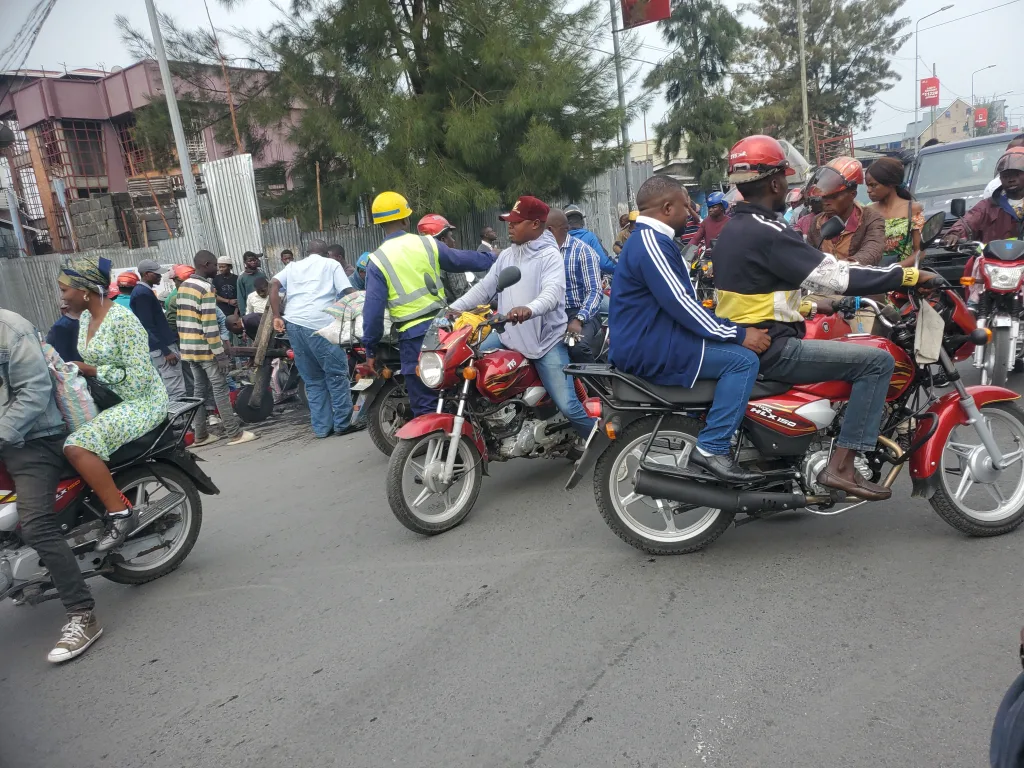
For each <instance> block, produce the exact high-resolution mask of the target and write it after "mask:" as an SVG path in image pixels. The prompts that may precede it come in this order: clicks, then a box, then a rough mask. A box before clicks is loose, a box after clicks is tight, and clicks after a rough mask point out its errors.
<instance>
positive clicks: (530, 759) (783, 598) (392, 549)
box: [0, 424, 1024, 768]
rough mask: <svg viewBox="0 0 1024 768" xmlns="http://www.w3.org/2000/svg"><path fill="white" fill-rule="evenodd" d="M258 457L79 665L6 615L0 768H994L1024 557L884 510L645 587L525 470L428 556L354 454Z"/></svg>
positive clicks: (502, 472)
mask: <svg viewBox="0 0 1024 768" xmlns="http://www.w3.org/2000/svg"><path fill="white" fill-rule="evenodd" d="M263 431H264V433H265V434H264V437H263V439H262V440H260V441H259V442H257V443H253V444H251V445H247V446H243V447H241V448H236V449H230V448H217V447H211V448H209V449H206V453H205V455H206V457H207V458H208V459H209V461H210V464H208V465H207V468H208V470H209V471H210V473H211V474H212V475H213V477H214V478H215V480H216V482H217V483H219V484H220V487H221V489H222V495H220V496H219V497H215V498H209V497H206V498H205V499H204V503H205V515H206V517H205V522H204V525H203V530H202V535H201V536H200V539H199V542H198V544H197V545H196V548H195V549H194V550H193V552H192V554H191V556H190V557H189V558H188V560H186V562H185V563H184V564H183V565H182V567H181V568H180V569H179V570H178V571H177V572H175V573H173V574H171V575H169V576H167V577H165V578H164V579H162V580H160V581H157V582H154V583H152V584H149V585H146V586H144V587H139V588H131V587H123V586H118V585H115V584H111V583H108V582H104V581H102V580H98V581H93V582H92V584H93V586H94V589H95V594H96V597H97V600H98V613H99V616H100V618H101V619H102V621H103V624H104V626H105V629H106V634H105V635H104V636H103V638H101V640H100V641H99V642H98V643H97V644H96V645H95V646H94V648H93V649H92V650H90V651H89V653H88V654H86V655H85V656H83V657H82V658H81V659H79V660H77V661H75V662H72V663H70V664H68V665H65V666H62V667H53V666H51V665H49V664H47V663H46V661H45V655H46V652H47V651H48V650H49V648H50V647H51V645H52V644H53V642H54V641H55V640H56V637H57V633H58V630H59V627H60V624H61V623H62V612H61V609H60V606H59V604H57V603H56V602H50V603H47V604H44V605H42V606H39V607H36V608H28V607H14V606H13V605H11V604H10V603H9V602H8V603H6V604H5V605H3V606H2V607H0V659H2V662H0V665H2V666H0V670H2V671H0V692H2V695H0V766H3V768H72V766H74V768H83V767H85V768H92V767H93V766H118V768H133V767H134V766H146V768H164V767H165V766H167V767H169V766H187V767H189V768H192V767H198V766H203V767H205V766H211V767H216V768H229V767H231V766H246V767H253V768H256V767H259V768H263V767H266V768H278V767H279V766H289V767H296V768H305V767H306V766H346V767H348V766H351V767H353V768H363V767H366V768H376V767H377V766H393V765H397V766H403V768H418V767H419V766H430V767H433V766H438V767H439V768H463V767H466V768H483V767H491V766H493V767H494V768H509V767H511V766H537V768H541V767H554V766H580V767H584V766H585V767H586V768H597V767H599V766H624V767H625V766H632V767H634V768H635V767H638V766H642V767H643V768H654V766H661V768H686V767H689V766H728V768H737V767H745V766H761V767H763V766H786V767H787V768H803V767H805V766H806V767H807V768H821V766H829V767H830V768H832V767H843V768H846V767H849V768H860V767H864V768H869V767H870V768H878V767H879V766H899V768H915V767H918V766H920V767H921V768H938V767H941V766H949V767H950V768H952V767H954V766H955V768H965V767H967V766H983V765H987V764H988V762H987V755H988V737H989V731H990V728H991V724H992V716H993V714H994V712H995V709H996V707H997V705H998V703H999V700H1000V698H1001V697H1002V695H1003V692H1004V691H1005V689H1006V688H1007V686H1008V685H1009V683H1010V681H1011V680H1012V679H1013V677H1014V676H1015V675H1016V674H1017V673H1018V672H1020V666H1019V663H1018V661H1017V658H1016V656H1017V633H1018V630H1019V628H1020V626H1021V624H1022V623H1024V608H1022V602H1021V584H1022V576H1024V565H1022V560H1021V557H1020V551H1021V544H1022V542H1024V538H1022V537H1024V533H1022V532H1018V533H1016V534H1011V535H1009V536H1005V537H1002V538H996V539H968V538H965V537H964V536H962V535H960V534H959V533H957V532H956V531H954V530H953V529H952V528H950V527H949V526H948V525H946V524H945V523H944V522H943V521H942V520H941V519H940V518H939V517H938V516H937V515H936V514H935V513H934V512H932V511H931V509H930V507H929V506H928V505H927V504H926V503H922V502H921V501H919V500H910V499H909V496H908V495H909V484H908V483H906V482H905V481H901V482H900V483H898V485H897V493H896V495H895V496H894V499H893V500H892V501H891V502H889V503H885V504H878V505H870V506H864V507H860V508H859V509H857V510H854V511H851V512H850V513H849V514H847V515H842V516H839V517H836V518H820V517H814V516H811V515H793V516H790V517H788V518H774V519H772V520H770V521H765V522H761V523H755V524H753V525H749V526H744V527H742V528H739V529H734V530H730V531H728V532H727V533H726V534H725V535H724V536H723V537H722V538H721V539H719V540H718V541H717V542H716V543H715V544H714V545H713V546H712V547H711V548H710V549H709V550H707V551H706V552H704V553H702V554H697V555H690V556H684V557H676V558H661V559H657V560H654V559H652V558H650V557H648V556H645V555H643V554H642V553H640V552H638V551H636V550H634V549H632V548H630V547H628V546H626V545H625V544H623V543H622V542H621V541H620V540H619V539H618V538H616V537H615V536H614V535H613V534H612V533H611V531H610V530H609V529H608V528H607V527H606V526H605V524H604V522H603V521H602V520H601V519H600V517H599V516H598V514H597V511H596V508H595V505H594V501H593V496H592V489H591V487H590V486H589V484H584V485H582V486H581V487H580V488H577V489H576V490H575V491H574V492H572V493H567V492H565V491H563V490H562V484H563V482H564V480H565V478H566V475H567V472H568V465H567V463H566V462H564V461H540V460H538V461H519V462H514V463H512V464H508V465H504V466H496V467H495V468H494V470H493V475H492V476H491V477H490V478H485V485H484V492H483V494H482V495H481V498H480V501H479V503H478V506H477V509H476V510H475V512H474V513H473V514H472V515H471V516H470V517H469V518H468V520H467V521H466V523H465V524H464V525H462V526H461V527H460V528H458V529H456V530H454V531H452V532H449V533H448V534H445V535H443V536H439V537H436V538H432V539H425V538H420V537H418V536H416V535H414V534H412V533H410V532H409V531H407V530H406V529H405V528H403V527H401V526H400V525H399V524H398V523H397V521H396V520H395V519H394V518H393V516H392V514H391V512H390V510H389V508H388V506H387V502H386V499H385V496H384V482H383V478H384V473H385V469H386V466H387V463H386V461H385V459H384V457H382V456H381V455H379V454H378V453H376V451H375V450H374V448H373V447H372V445H371V443H370V440H369V438H368V437H367V436H366V435H356V436H350V437H344V438H330V439H328V440H326V441H314V440H313V439H312V437H311V436H310V435H309V433H308V431H307V430H306V429H305V428H303V427H301V426H295V425H288V424H283V425H279V426H276V427H274V428H270V429H264V430H263ZM278 440H280V442H276V441H278Z"/></svg>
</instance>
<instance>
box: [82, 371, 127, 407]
mask: <svg viewBox="0 0 1024 768" xmlns="http://www.w3.org/2000/svg"><path fill="white" fill-rule="evenodd" d="M86 381H87V382H89V393H90V394H91V395H92V399H93V402H94V403H96V407H97V408H99V409H100V410H101V411H105V410H107V409H108V408H113V407H114V406H115V405H120V404H121V402H122V401H121V398H120V397H119V396H118V394H117V393H116V392H114V390H112V389H110V388H109V387H107V385H105V384H103V383H102V382H101V381H100V380H99V379H97V378H96V377H95V376H87V377H86Z"/></svg>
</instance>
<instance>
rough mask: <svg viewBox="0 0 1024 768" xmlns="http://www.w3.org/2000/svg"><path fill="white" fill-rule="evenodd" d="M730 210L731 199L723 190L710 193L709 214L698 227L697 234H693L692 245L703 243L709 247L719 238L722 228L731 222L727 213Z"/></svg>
mask: <svg viewBox="0 0 1024 768" xmlns="http://www.w3.org/2000/svg"><path fill="white" fill-rule="evenodd" d="M728 210H729V201H728V200H726V199H725V195H723V194H722V193H721V192H712V193H711V194H710V195H708V215H707V218H706V219H704V221H702V222H701V223H700V226H699V227H698V228H697V234H696V235H694V236H693V240H691V241H690V245H692V246H694V247H697V246H699V245H701V244H702V243H703V244H704V245H706V246H707V247H708V248H710V247H711V244H712V243H713V242H714V241H715V240H717V239H718V236H719V235H720V234H721V233H722V228H723V227H725V225H726V224H728V223H729V217H728V216H726V215H725V213H726V211H728Z"/></svg>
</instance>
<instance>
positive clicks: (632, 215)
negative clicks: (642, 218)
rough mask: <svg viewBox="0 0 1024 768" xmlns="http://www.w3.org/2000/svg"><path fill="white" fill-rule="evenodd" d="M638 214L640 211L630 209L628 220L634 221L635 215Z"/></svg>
mask: <svg viewBox="0 0 1024 768" xmlns="http://www.w3.org/2000/svg"><path fill="white" fill-rule="evenodd" d="M639 215H640V211H630V212H629V220H630V221H636V217H637V216H639Z"/></svg>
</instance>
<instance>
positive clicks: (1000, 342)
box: [981, 328, 1010, 387]
mask: <svg viewBox="0 0 1024 768" xmlns="http://www.w3.org/2000/svg"><path fill="white" fill-rule="evenodd" d="M1009 359H1010V329H1009V328H993V329H992V343H990V344H987V345H986V346H985V358H984V360H983V362H982V366H981V383H982V384H992V385H993V386H996V387H1005V386H1006V380H1007V378H1009V371H1008V370H1007V362H1008V361H1009Z"/></svg>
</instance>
